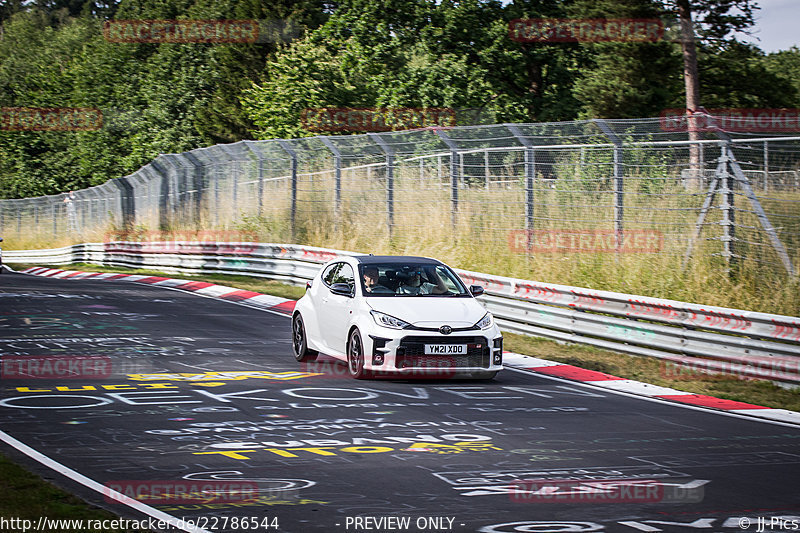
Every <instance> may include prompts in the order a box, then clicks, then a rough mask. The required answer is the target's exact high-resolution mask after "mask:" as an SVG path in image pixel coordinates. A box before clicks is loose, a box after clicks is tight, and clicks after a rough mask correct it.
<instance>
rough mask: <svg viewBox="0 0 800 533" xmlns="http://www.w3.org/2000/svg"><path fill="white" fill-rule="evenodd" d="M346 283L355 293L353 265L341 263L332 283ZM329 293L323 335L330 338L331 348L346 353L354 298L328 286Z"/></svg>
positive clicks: (352, 292)
mask: <svg viewBox="0 0 800 533" xmlns="http://www.w3.org/2000/svg"><path fill="white" fill-rule="evenodd" d="M334 283H346V284H347V285H348V286H349V287H350V291H351V294H355V275H354V273H353V267H351V266H350V265H349V264H348V263H341V267H340V268H339V269H338V270H337V271H336V274H335V275H334V276H333V279H332V283H331V284H330V285H333V284H334ZM327 290H328V295H327V301H326V302H325V304H324V307H325V322H324V323H320V325H321V327H322V328H323V330H322V335H323V336H324V337H325V338H326V339H328V346H329V347H330V348H331V350H333V351H335V352H338V353H342V354H344V353H346V346H347V326H348V324H349V322H350V317H351V316H352V309H353V305H354V298H353V297H352V296H345V295H342V294H334V293H333V292H331V290H330V286H328V287H327Z"/></svg>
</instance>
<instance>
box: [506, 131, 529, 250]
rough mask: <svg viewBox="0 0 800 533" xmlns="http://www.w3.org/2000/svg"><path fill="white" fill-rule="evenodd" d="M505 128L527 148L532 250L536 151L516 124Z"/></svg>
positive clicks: (527, 212)
mask: <svg viewBox="0 0 800 533" xmlns="http://www.w3.org/2000/svg"><path fill="white" fill-rule="evenodd" d="M505 127H506V128H507V129H508V131H510V132H511V134H512V135H513V136H514V137H516V138H517V140H518V141H519V142H520V143H521V144H522V145H523V146H524V147H525V229H526V230H527V231H526V233H527V249H528V250H530V248H531V239H532V237H533V227H534V219H533V215H534V210H533V208H534V206H533V200H534V194H533V193H534V191H533V185H534V182H535V181H536V149H535V148H534V146H533V143H532V142H531V141H530V139H528V138H527V137H526V136H525V135H523V134H522V131H520V129H519V127H518V126H517V125H516V124H505Z"/></svg>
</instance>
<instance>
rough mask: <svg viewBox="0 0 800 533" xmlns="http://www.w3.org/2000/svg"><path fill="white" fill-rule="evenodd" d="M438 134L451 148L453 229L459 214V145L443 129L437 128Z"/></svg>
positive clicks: (451, 215)
mask: <svg viewBox="0 0 800 533" xmlns="http://www.w3.org/2000/svg"><path fill="white" fill-rule="evenodd" d="M434 131H435V132H436V135H438V136H439V138H440V139H441V140H442V141H443V142H444V143H445V144H446V145H447V147H448V148H450V209H451V212H450V218H451V220H452V224H453V230H455V227H456V217H457V216H458V182H459V173H458V168H459V159H460V154H459V153H458V145H457V144H456V143H455V141H453V139H451V138H450V137H449V136H448V135H447V134H446V133H445V132H444V131H443V130H441V129H439V128H436V129H435V130H434Z"/></svg>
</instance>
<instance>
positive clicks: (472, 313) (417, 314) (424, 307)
mask: <svg viewBox="0 0 800 533" xmlns="http://www.w3.org/2000/svg"><path fill="white" fill-rule="evenodd" d="M368 304H369V306H370V307H371V308H372V309H374V310H376V311H379V312H381V313H386V314H387V315H392V316H393V317H395V318H399V319H401V320H405V321H406V322H408V323H410V324H412V325H414V326H418V327H435V328H438V327H439V326H441V325H444V324H447V325H448V326H452V327H456V328H464V327H469V326H472V325H473V324H475V323H476V322H477V321H478V320H480V319H481V318H483V315H485V314H486V309H484V308H483V306H482V305H481V304H479V303H478V302H477V301H476V300H475V299H474V298H464V297H447V296H445V297H437V296H422V297H419V298H417V297H407V296H404V297H395V298H370V299H369V301H368Z"/></svg>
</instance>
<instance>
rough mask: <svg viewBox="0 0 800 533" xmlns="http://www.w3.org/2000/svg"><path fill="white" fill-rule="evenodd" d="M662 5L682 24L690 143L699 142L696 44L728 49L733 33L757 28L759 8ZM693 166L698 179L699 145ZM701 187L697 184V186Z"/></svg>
mask: <svg viewBox="0 0 800 533" xmlns="http://www.w3.org/2000/svg"><path fill="white" fill-rule="evenodd" d="M661 1H662V2H663V3H664V8H665V9H667V10H668V11H669V12H671V13H673V14H674V15H675V16H676V17H677V19H678V21H679V23H680V35H681V37H680V42H681V51H682V54H683V77H684V82H685V87H686V112H687V118H688V125H689V140H690V141H698V140H699V139H700V133H699V132H698V131H697V123H696V121H695V119H694V118H693V117H692V113H694V112H696V111H697V110H698V108H699V107H700V106H701V97H700V78H699V73H698V64H697V49H696V40H698V39H699V41H700V42H701V43H705V44H708V45H711V46H717V47H720V48H724V47H725V45H726V44H728V42H729V41H728V37H729V35H730V34H731V33H732V32H736V31H743V30H746V29H747V28H749V27H751V26H752V25H753V11H754V10H755V9H758V7H757V6H756V5H755V2H754V1H753V0H661ZM737 11H738V12H737ZM693 18H694V20H693ZM695 21H696V23H695ZM689 164H690V166H691V168H692V169H693V170H694V171H695V175H697V171H698V170H699V168H700V150H699V145H697V144H692V145H691V147H690V152H689ZM698 183H699V182H698V181H697V180H696V181H695V185H697V184H698Z"/></svg>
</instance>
